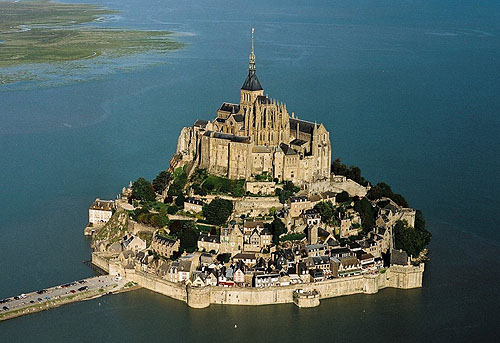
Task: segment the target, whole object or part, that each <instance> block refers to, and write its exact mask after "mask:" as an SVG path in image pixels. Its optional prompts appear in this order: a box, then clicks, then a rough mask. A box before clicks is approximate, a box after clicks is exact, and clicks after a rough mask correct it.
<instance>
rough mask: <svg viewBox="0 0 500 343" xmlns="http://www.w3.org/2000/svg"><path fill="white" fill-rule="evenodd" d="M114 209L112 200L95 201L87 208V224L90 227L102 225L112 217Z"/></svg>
mask: <svg viewBox="0 0 500 343" xmlns="http://www.w3.org/2000/svg"><path fill="white" fill-rule="evenodd" d="M115 208H116V207H115V202H114V201H113V200H101V199H99V198H97V199H95V201H94V202H93V203H92V205H91V206H90V207H89V223H90V224H92V226H99V225H104V224H105V223H107V222H108V221H109V219H110V218H111V216H112V215H113V212H114V210H115Z"/></svg>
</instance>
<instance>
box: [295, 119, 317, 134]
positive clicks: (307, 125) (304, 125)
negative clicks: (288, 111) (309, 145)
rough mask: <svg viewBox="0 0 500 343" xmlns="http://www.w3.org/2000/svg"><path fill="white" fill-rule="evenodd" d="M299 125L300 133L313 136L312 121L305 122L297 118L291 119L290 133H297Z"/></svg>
mask: <svg viewBox="0 0 500 343" xmlns="http://www.w3.org/2000/svg"><path fill="white" fill-rule="evenodd" d="M297 123H298V124H299V131H300V132H303V133H308V134H310V135H312V133H313V131H314V125H315V124H314V123H311V122H310V121H305V120H301V119H297V118H290V131H292V130H293V131H296V130H297Z"/></svg>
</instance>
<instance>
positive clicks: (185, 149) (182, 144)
mask: <svg viewBox="0 0 500 343" xmlns="http://www.w3.org/2000/svg"><path fill="white" fill-rule="evenodd" d="M195 153H196V137H195V133H194V129H193V128H192V127H183V128H182V130H181V133H180V135H179V138H178V139H177V154H181V155H182V158H183V159H188V160H192V159H193V158H194V155H195Z"/></svg>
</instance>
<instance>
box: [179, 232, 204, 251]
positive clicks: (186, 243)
mask: <svg viewBox="0 0 500 343" xmlns="http://www.w3.org/2000/svg"><path fill="white" fill-rule="evenodd" d="M199 235H200V232H199V231H198V230H197V229H196V227H187V228H184V229H183V230H182V232H181V234H180V237H179V238H180V240H181V247H182V248H183V249H186V250H187V251H194V250H195V249H196V248H197V246H198V236H199Z"/></svg>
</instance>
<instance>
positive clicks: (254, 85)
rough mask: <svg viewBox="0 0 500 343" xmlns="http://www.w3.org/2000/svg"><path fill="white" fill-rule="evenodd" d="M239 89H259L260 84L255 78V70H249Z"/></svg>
mask: <svg viewBox="0 0 500 343" xmlns="http://www.w3.org/2000/svg"><path fill="white" fill-rule="evenodd" d="M241 89H243V90H246V91H260V90H262V89H263V88H262V86H261V85H260V82H259V79H257V74H256V73H255V72H252V71H249V72H248V75H247V78H246V79H245V82H244V83H243V86H241Z"/></svg>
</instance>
